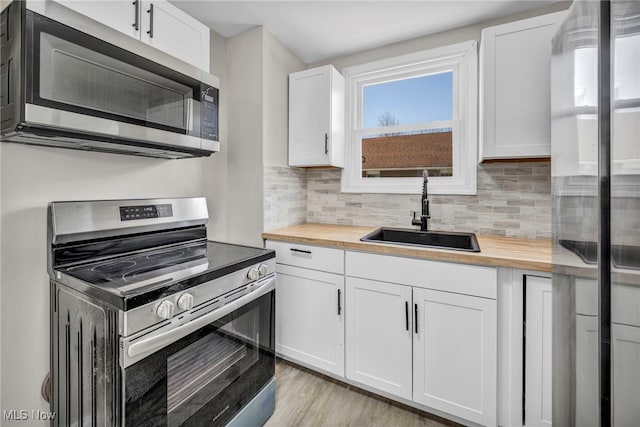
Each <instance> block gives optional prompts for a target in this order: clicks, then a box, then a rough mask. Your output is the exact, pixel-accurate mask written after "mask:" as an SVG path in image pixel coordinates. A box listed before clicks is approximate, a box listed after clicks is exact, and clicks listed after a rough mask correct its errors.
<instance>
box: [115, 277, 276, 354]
mask: <svg viewBox="0 0 640 427" xmlns="http://www.w3.org/2000/svg"><path fill="white" fill-rule="evenodd" d="M275 281H276V279H275V277H270V278H269V279H267V280H266V282H265V283H264V284H262V285H259V287H258V288H256V289H254V290H253V291H251V292H250V293H248V294H247V295H244V296H242V297H240V298H238V299H237V300H235V301H232V302H230V303H229V304H226V305H225V306H223V307H220V308H219V309H217V310H214V311H212V312H211V313H207V314H205V315H204V316H202V317H198V318H197V319H195V320H192V321H190V322H188V323H185V324H184V325H182V326H179V327H177V328H175V329H171V330H169V331H167V332H164V333H161V334H158V335H155V336H152V337H149V338H146V339H144V338H143V339H140V340H139V341H138V340H136V342H135V343H133V344H131V345H130V346H129V348H128V349H127V356H129V357H128V358H129V359H131V358H135V359H136V360H139V359H141V358H142V357H143V355H144V356H146V355H148V354H151V353H154V352H155V351H157V350H159V349H160V348H162V347H165V346H167V345H168V344H171V343H173V342H176V341H178V340H179V339H181V338H184V337H186V336H187V335H189V334H191V333H193V332H195V331H197V330H198V329H200V328H202V327H204V326H206V325H208V324H209V323H212V322H215V321H216V320H218V319H220V318H222V317H224V316H226V315H227V314H229V313H231V312H233V311H235V310H237V309H238V308H240V307H242V306H243V305H245V304H247V303H250V302H251V301H254V300H256V299H258V298H260V297H261V296H263V295H265V294H267V293H269V292H271V291H272V290H274V289H275V288H276V285H275ZM131 362H133V361H131ZM129 364H130V363H125V365H127V366H128V365H129Z"/></svg>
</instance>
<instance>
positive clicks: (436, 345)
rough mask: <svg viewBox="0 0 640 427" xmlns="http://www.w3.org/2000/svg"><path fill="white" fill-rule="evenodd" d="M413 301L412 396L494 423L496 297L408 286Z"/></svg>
mask: <svg viewBox="0 0 640 427" xmlns="http://www.w3.org/2000/svg"><path fill="white" fill-rule="evenodd" d="M413 302H414V316H415V319H417V324H416V325H414V334H413V335H414V338H413V400H414V401H416V402H417V403H421V404H423V405H426V406H429V407H431V408H434V409H438V410H440V411H443V412H446V413H448V414H451V415H455V416H458V417H460V418H463V419H465V420H469V421H472V422H474V423H478V424H482V425H487V426H491V425H496V417H497V406H496V393H497V391H496V387H497V366H496V364H497V362H496V354H497V342H496V340H497V306H496V301H495V300H492V299H487V298H478V297H472V296H467V295H460V294H453V293H449V292H440V291H433V290H429V289H419V288H413ZM414 321H415V320H414Z"/></svg>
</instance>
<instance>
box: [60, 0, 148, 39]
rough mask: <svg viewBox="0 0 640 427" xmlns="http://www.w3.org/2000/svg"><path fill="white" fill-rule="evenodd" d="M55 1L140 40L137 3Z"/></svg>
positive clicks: (138, 7) (114, 0)
mask: <svg viewBox="0 0 640 427" xmlns="http://www.w3.org/2000/svg"><path fill="white" fill-rule="evenodd" d="M55 1H56V2H58V3H60V4H62V5H64V6H65V7H67V8H69V9H71V10H73V11H76V12H78V13H80V14H82V15H84V16H87V17H89V18H91V19H93V20H94V21H98V22H100V23H102V24H104V25H106V26H108V27H111V28H113V29H114V30H117V31H120V32H121V33H124V34H127V35H130V36H131V37H134V38H136V39H137V38H140V37H139V33H140V29H139V28H140V6H139V2H134V1H118V0H111V1H109V0H106V1H104V0H101V1H74V0H55Z"/></svg>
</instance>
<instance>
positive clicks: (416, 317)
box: [413, 304, 418, 334]
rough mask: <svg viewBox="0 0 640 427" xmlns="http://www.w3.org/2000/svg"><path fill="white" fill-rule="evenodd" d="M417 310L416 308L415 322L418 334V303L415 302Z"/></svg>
mask: <svg viewBox="0 0 640 427" xmlns="http://www.w3.org/2000/svg"><path fill="white" fill-rule="evenodd" d="M414 307H415V310H414V319H413V321H414V323H415V331H416V334H417V333H418V304H414Z"/></svg>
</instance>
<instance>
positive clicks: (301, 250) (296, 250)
mask: <svg viewBox="0 0 640 427" xmlns="http://www.w3.org/2000/svg"><path fill="white" fill-rule="evenodd" d="M289 250H290V251H291V252H300V253H303V254H309V255H311V251H308V250H306V249H298V248H290V249H289Z"/></svg>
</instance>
